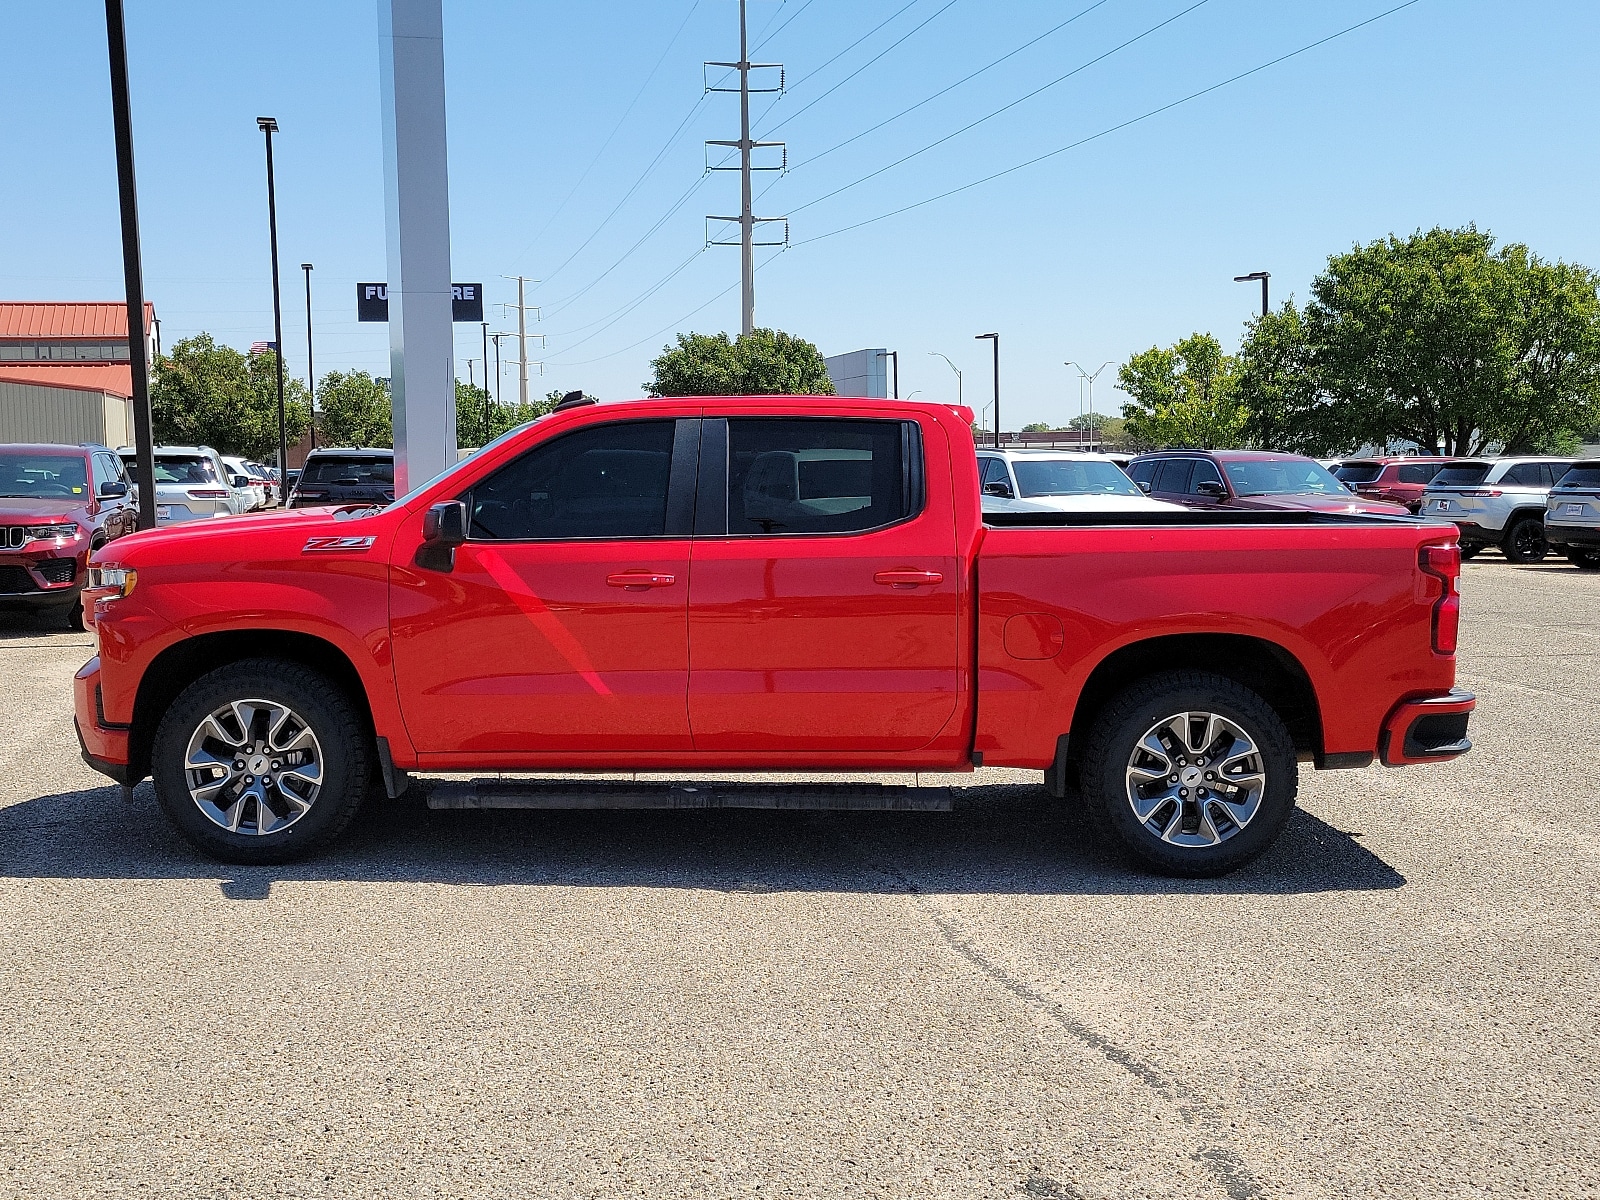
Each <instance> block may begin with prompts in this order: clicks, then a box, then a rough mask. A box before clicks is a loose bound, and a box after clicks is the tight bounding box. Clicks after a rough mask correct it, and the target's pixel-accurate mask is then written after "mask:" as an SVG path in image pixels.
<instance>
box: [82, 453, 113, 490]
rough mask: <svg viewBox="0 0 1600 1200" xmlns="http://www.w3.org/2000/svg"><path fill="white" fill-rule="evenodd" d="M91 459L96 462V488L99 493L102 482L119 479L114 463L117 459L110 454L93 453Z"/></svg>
mask: <svg viewBox="0 0 1600 1200" xmlns="http://www.w3.org/2000/svg"><path fill="white" fill-rule="evenodd" d="M89 461H90V462H92V463H93V464H94V490H95V492H96V493H97V494H98V493H99V491H100V485H101V484H102V483H115V482H116V481H117V478H118V474H117V469H116V467H114V466H113V465H112V463H113V462H114V461H115V460H114V459H112V457H111V456H110V455H109V454H93V455H91V456H90V459H89Z"/></svg>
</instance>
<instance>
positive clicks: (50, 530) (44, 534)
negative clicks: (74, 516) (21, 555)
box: [28, 525, 78, 541]
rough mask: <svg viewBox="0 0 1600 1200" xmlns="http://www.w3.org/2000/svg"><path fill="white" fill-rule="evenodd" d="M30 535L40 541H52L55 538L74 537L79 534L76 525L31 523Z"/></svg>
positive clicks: (29, 527)
mask: <svg viewBox="0 0 1600 1200" xmlns="http://www.w3.org/2000/svg"><path fill="white" fill-rule="evenodd" d="M28 536H29V537H31V538H37V539H39V540H40V541H50V540H52V539H55V538H72V537H77V536H78V527H77V526H76V525H29V526H28Z"/></svg>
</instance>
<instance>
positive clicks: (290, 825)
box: [151, 658, 373, 863]
mask: <svg viewBox="0 0 1600 1200" xmlns="http://www.w3.org/2000/svg"><path fill="white" fill-rule="evenodd" d="M370 740H371V739H370V737H369V735H368V733H367V729H366V723H365V722H364V721H363V720H362V719H361V716H360V714H359V713H358V712H357V710H356V708H355V706H354V705H353V704H352V703H351V702H350V700H349V699H348V698H347V697H346V696H345V695H344V693H343V692H342V691H341V690H340V689H339V688H337V687H336V686H334V685H333V684H332V683H331V682H330V681H328V680H327V679H325V678H324V677H323V676H321V675H318V674H317V673H316V672H314V671H311V670H308V669H307V668H306V667H303V666H301V665H300V664H298V663H293V662H286V661H283V660H279V659H265V658H258V659H247V660H245V661H242V662H236V663H230V664H229V665H227V666H224V667H220V668H218V669H217V670H215V671H212V672H211V673H210V674H208V675H204V676H202V677H201V678H199V679H197V680H196V681H195V682H194V683H192V684H190V685H189V686H188V687H187V688H185V689H184V690H183V692H182V693H180V694H179V696H178V698H177V699H176V700H175V701H173V703H172V705H171V707H170V708H168V709H167V712H166V714H165V715H164V716H163V717H162V719H161V724H160V726H159V727H158V728H157V729H156V736H155V742H154V745H153V746H152V748H151V775H152V776H153V777H154V781H155V788H156V798H157V800H158V801H159V802H160V804H161V807H162V810H163V811H164V812H165V813H166V814H167V816H168V817H169V818H170V819H171V820H172V823H173V824H174V825H176V826H177V827H178V830H179V832H181V833H182V834H183V835H184V837H186V838H187V839H188V840H189V841H190V842H192V843H193V844H194V845H195V846H196V847H198V848H199V849H200V850H202V851H204V852H205V853H206V854H209V855H211V856H212V857H213V858H219V859H222V860H223V861H225V862H235V863H279V862H287V861H289V860H291V859H294V858H300V857H303V856H305V855H307V854H310V853H312V852H313V851H315V850H318V849H320V848H321V847H323V846H325V845H326V844H327V843H329V842H330V841H332V840H333V839H334V838H335V837H337V836H338V835H339V834H340V833H341V832H342V831H343V830H344V828H345V826H347V825H348V824H349V823H350V821H351V819H352V818H353V817H354V816H355V814H356V810H357V809H358V808H360V807H361V801H362V799H363V798H364V797H365V795H366V793H367V790H368V789H369V788H370V787H371V785H372V780H373V753H372V748H371V745H370Z"/></svg>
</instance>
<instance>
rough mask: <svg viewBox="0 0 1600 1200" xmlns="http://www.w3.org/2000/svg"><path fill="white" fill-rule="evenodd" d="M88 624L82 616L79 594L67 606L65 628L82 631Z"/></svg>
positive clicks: (81, 601)
mask: <svg viewBox="0 0 1600 1200" xmlns="http://www.w3.org/2000/svg"><path fill="white" fill-rule="evenodd" d="M88 627H89V626H88V624H87V622H85V620H84V617H83V597H82V596H81V595H80V596H79V597H78V598H77V599H76V600H74V601H73V602H72V603H71V605H69V606H68V608H67V628H68V629H70V630H72V631H73V632H74V633H82V632H83V631H84V630H85V629H87V628H88Z"/></svg>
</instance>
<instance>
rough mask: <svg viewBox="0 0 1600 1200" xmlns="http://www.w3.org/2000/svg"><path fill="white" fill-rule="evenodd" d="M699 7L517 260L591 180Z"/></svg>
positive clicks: (692, 10)
mask: <svg viewBox="0 0 1600 1200" xmlns="http://www.w3.org/2000/svg"><path fill="white" fill-rule="evenodd" d="M699 7H700V0H694V3H692V4H691V5H689V11H688V12H686V13H684V14H683V20H682V21H680V22H679V23H678V28H677V30H676V31H675V32H674V33H673V35H672V37H671V38H670V39H668V41H667V44H666V45H665V46H663V47H662V49H661V56H660V57H659V58H657V59H656V64H655V66H653V67H651V68H650V73H649V74H648V75H646V76H645V77H644V82H643V83H641V84H640V85H639V90H638V91H637V92H635V93H634V94H633V99H632V100H631V101H629V102H628V107H627V108H626V109H624V110H623V113H622V115H621V116H620V117H618V118H617V123H616V124H615V125H613V126H612V127H611V132H610V133H609V134H607V135H606V140H605V141H603V142H601V143H600V149H598V150H596V151H595V152H594V157H593V158H591V159H590V160H589V165H588V166H587V167H585V168H584V169H583V174H581V175H579V176H578V181H577V182H576V183H574V184H573V185H572V188H571V190H569V191H568V192H567V194H566V195H565V196H564V197H563V198H562V200H561V203H560V204H558V205H556V207H555V211H554V212H552V213H551V214H550V216H549V217H548V218H547V219H546V221H545V223H544V224H543V225H542V226H540V227H539V232H538V233H536V234H534V235H533V238H532V240H530V241H529V242H528V244H527V245H526V246H524V247H523V248H522V249H521V250H519V251H518V252H517V255H516V257H517V258H519V259H520V258H521V257H522V256H523V255H524V254H526V253H528V251H530V250H532V249H533V247H534V246H536V245H538V244H539V239H540V238H542V237H543V236H544V235H545V231H546V230H548V229H549V228H550V226H551V225H552V224H553V223H554V222H555V219H556V218H557V217H559V216H560V215H561V213H562V210H564V209H565V208H566V207H567V204H568V202H569V201H571V199H572V198H573V197H574V196H575V195H577V194H578V189H579V188H580V187H582V186H583V181H584V180H586V179H588V178H589V172H591V171H593V170H594V168H595V164H596V163H598V162H599V161H600V158H601V156H602V155H603V154H605V152H606V150H607V149H608V148H609V147H610V145H611V142H612V140H613V139H614V138H615V137H616V136H617V131H618V130H620V129H621V128H622V126H623V123H624V122H626V121H627V119H628V117H629V116H630V115H631V114H632V112H633V110H634V108H636V107H637V106H638V103H639V98H640V97H641V96H643V95H644V93H645V89H646V88H648V87H649V86H650V81H651V80H652V79H654V78H655V77H656V72H657V71H659V70H661V64H662V63H664V62H666V61H667V54H668V53H669V52H670V51H671V50H672V47H673V46H675V45H676V44H677V41H678V39H679V38H680V37H682V36H683V31H684V29H686V28H687V27H688V25H689V18H690V17H692V16H694V14H695V10H696V9H697V8H699Z"/></svg>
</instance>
